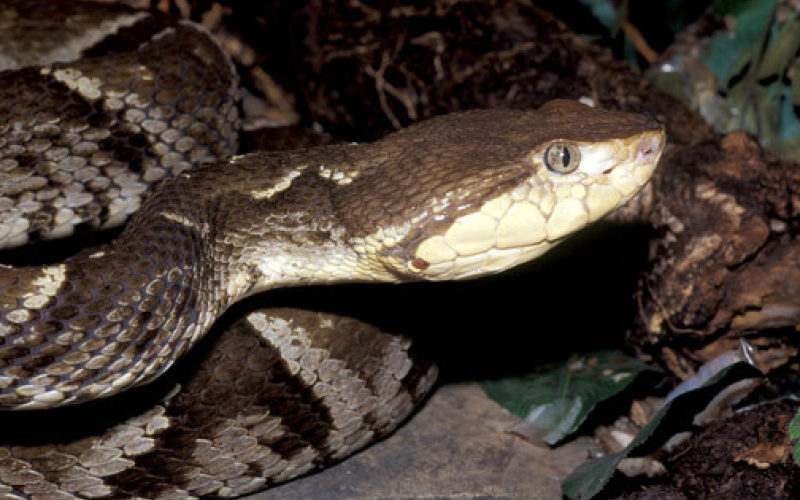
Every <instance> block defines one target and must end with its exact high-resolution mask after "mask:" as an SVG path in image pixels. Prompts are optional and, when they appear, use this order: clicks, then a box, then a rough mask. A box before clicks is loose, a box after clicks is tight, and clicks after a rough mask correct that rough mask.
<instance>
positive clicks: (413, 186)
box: [362, 101, 665, 280]
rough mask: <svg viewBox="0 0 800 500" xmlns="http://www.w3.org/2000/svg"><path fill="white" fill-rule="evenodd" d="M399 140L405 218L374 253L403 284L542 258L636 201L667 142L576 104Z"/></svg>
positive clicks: (635, 118) (428, 128) (426, 130)
mask: <svg viewBox="0 0 800 500" xmlns="http://www.w3.org/2000/svg"><path fill="white" fill-rule="evenodd" d="M387 139H388V140H387V141H386V142H384V143H383V150H384V151H388V150H391V148H392V146H394V144H395V143H397V144H398V145H400V144H405V145H406V149H405V150H404V151H398V152H397V153H396V154H397V155H398V156H400V157H402V158H404V161H403V162H402V163H403V165H405V166H406V168H405V169H396V170H393V171H392V172H389V173H387V174H386V175H388V176H390V177H393V179H392V180H391V181H390V182H389V183H388V184H386V185H387V186H391V187H392V190H393V196H394V197H395V198H397V201H395V203H396V204H398V205H400V206H401V207H402V209H400V210H396V214H397V215H398V216H395V217H394V222H393V223H391V224H386V225H385V226H384V227H380V228H378V229H377V230H376V231H374V232H373V233H372V234H370V235H368V236H366V237H365V239H364V242H365V244H364V245H362V247H365V246H370V245H371V246H372V248H378V249H379V250H380V252H379V255H380V261H381V265H382V266H383V267H384V268H387V269H388V270H389V271H390V272H391V273H392V274H393V275H395V278H396V277H397V276H398V275H399V276H401V277H404V278H407V279H430V280H450V279H462V278H472V277H478V276H483V275H487V274H492V273H497V272H500V271H503V270H505V269H508V268H510V267H513V266H516V265H518V264H521V263H524V262H527V261H529V260H531V259H534V258H536V257H538V256H539V255H541V254H543V253H544V252H546V251H547V250H548V249H550V248H552V247H553V246H554V245H556V244H557V243H559V242H560V241H562V240H563V239H564V238H565V237H567V236H568V235H570V234H571V233H573V232H575V231H577V230H579V229H581V228H583V227H585V226H586V225H587V224H589V223H591V222H593V221H595V220H597V219H600V218H601V217H603V216H605V215H606V214H608V213H610V212H612V211H613V210H615V209H616V208H618V207H620V206H622V205H623V204H625V203H626V202H628V201H629V200H630V199H631V198H632V197H633V196H634V195H636V193H638V192H639V190H640V189H641V188H642V187H644V186H645V185H646V184H647V182H648V181H649V179H650V177H651V176H652V174H653V172H654V170H655V168H656V164H657V163H658V160H659V158H660V156H661V153H662V151H663V148H664V144H665V134H664V130H663V127H662V126H661V125H660V124H658V123H657V122H656V121H655V120H653V119H651V118H649V117H646V116H643V115H637V114H630V113H622V112H612V111H604V110H598V109H594V108H591V107H588V106H585V105H582V104H579V103H577V102H574V101H552V102H550V103H548V104H547V105H545V106H544V107H542V108H540V109H539V110H537V111H514V110H482V111H472V112H466V113H461V114H456V115H448V116H445V117H441V118H439V119H434V120H430V121H428V122H425V123H423V124H421V125H420V126H417V127H412V128H410V129H407V130H406V131H403V132H400V133H398V134H394V135H392V136H389V138H387ZM379 144H380V143H379ZM409 145H413V146H414V147H409ZM384 154H388V153H384ZM394 163H395V164H397V163H398V162H397V161H395V162H394ZM365 202H366V203H369V200H365Z"/></svg>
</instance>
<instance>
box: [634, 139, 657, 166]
mask: <svg viewBox="0 0 800 500" xmlns="http://www.w3.org/2000/svg"><path fill="white" fill-rule="evenodd" d="M660 146H661V139H659V138H658V137H646V138H644V139H642V140H641V142H639V147H638V148H637V149H636V160H637V161H638V162H650V161H652V160H653V157H654V156H655V155H656V154H658V151H659V149H660Z"/></svg>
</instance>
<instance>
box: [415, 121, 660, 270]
mask: <svg viewBox="0 0 800 500" xmlns="http://www.w3.org/2000/svg"><path fill="white" fill-rule="evenodd" d="M664 143H665V135H664V131H663V129H660V128H659V129H654V130H647V131H644V132H641V133H639V134H636V135H634V136H631V137H627V138H622V139H615V140H609V141H604V142H601V143H579V144H578V147H579V149H580V155H581V165H580V166H579V167H578V168H577V169H576V170H574V171H573V172H570V173H566V174H560V173H554V172H550V171H548V169H547V167H545V165H544V163H543V160H542V158H543V155H542V152H543V151H545V150H546V149H547V147H548V146H549V144H546V145H543V146H541V147H540V148H537V150H535V151H534V152H533V153H532V154H531V155H530V156H529V158H528V159H529V161H530V162H531V164H532V166H533V170H534V174H533V175H532V176H530V177H529V178H528V179H526V180H525V181H524V182H522V183H520V184H519V185H518V186H516V187H514V188H513V189H511V190H509V191H507V192H505V193H502V194H500V195H498V196H496V197H494V198H492V199H490V200H489V201H487V202H485V203H484V204H483V205H482V206H480V207H479V209H478V210H476V211H474V212H472V213H469V214H467V215H463V216H461V217H458V218H457V219H455V220H454V221H453V222H452V224H451V225H450V226H449V227H448V228H446V229H445V230H444V231H442V232H440V233H439V234H436V235H433V236H430V237H427V238H425V239H422V240H421V241H420V242H419V244H418V245H417V246H416V248H415V249H414V250H413V251H412V252H411V253H410V255H411V257H410V259H409V260H408V271H409V272H411V273H413V274H414V275H416V276H418V277H421V278H424V279H430V280H444V279H462V278H475V277H480V276H483V275H487V274H493V273H497V272H500V271H503V270H505V269H508V268H510V267H513V266H515V265H518V264H521V263H523V262H526V261H529V260H531V259H534V258H536V257H538V256H540V255H542V254H543V253H545V252H546V251H547V250H549V249H550V248H552V247H553V246H555V245H556V244H557V243H559V242H560V241H562V240H563V239H564V238H565V237H567V236H568V235H570V234H572V233H573V232H575V231H577V230H579V229H581V228H583V227H585V226H586V225H587V224H589V223H591V222H593V221H596V220H598V219H600V218H602V217H603V216H605V215H607V214H608V213H610V212H611V211H613V210H615V209H617V208H619V207H620V206H622V205H623V204H625V203H627V202H628V201H629V200H630V199H631V198H632V197H633V196H634V195H635V194H636V193H638V192H639V190H640V189H641V188H642V187H644V186H645V185H646V184H647V182H649V180H650V177H651V176H652V175H653V172H654V171H655V168H656V165H657V163H658V160H659V158H660V155H661V152H662V151H663V147H664Z"/></svg>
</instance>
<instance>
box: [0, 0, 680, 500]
mask: <svg viewBox="0 0 800 500" xmlns="http://www.w3.org/2000/svg"><path fill="white" fill-rule="evenodd" d="M53 5H54V4H52V3H50V2H44V1H43V0H13V1H9V2H7V3H5V4H4V5H3V6H0V14H2V15H0V47H3V46H6V47H8V45H9V43H10V42H9V41H8V40H5V41H4V40H3V36H4V35H2V34H1V33H3V32H6V31H7V32H8V33H10V34H9V35H7V38H10V39H11V40H13V41H18V40H21V38H20V35H19V33H17V32H15V31H14V30H16V29H19V26H27V27H31V26H44V28H41V29H42V30H43V31H44V32H47V33H50V31H51V30H54V29H56V28H57V27H55V26H52V24H53V21H52V19H59V20H63V19H66V22H61V23H60V24H63V25H64V27H63V28H62V29H63V30H67V31H69V30H70V29H73V27H74V26H75V25H76V24H79V23H80V22H87V23H89V27H88V28H85V29H79V30H77V31H75V32H71V33H69V36H70V37H71V38H69V40H71V41H70V42H69V43H64V44H49V43H48V42H41V43H40V45H39V46H38V47H37V50H35V51H34V52H36V53H37V54H38V59H37V58H34V59H33V60H29V59H26V57H27V56H26V55H25V51H24V50H22V49H21V48H20V47H19V46H14V44H13V43H11V46H12V47H11V49H8V48H7V49H6V50H7V52H6V55H4V56H0V64H6V65H7V67H8V70H7V71H4V72H0V181H2V184H0V186H1V188H0V246H5V247H12V246H18V245H21V244H24V243H27V242H29V241H35V240H37V239H47V238H59V237H64V236H67V235H70V234H72V233H75V232H80V231H82V230H83V229H86V228H101V227H110V226H114V225H117V224H120V223H122V222H123V221H125V220H126V219H127V218H128V216H129V214H131V213H132V214H133V215H132V216H131V217H130V220H129V221H128V222H127V225H126V227H125V229H124V231H123V232H122V233H121V235H120V236H119V237H118V238H117V239H116V240H115V241H114V242H112V243H110V244H108V245H105V246H103V247H100V248H97V249H93V250H90V251H85V252H82V253H80V254H78V255H75V256H73V257H71V258H68V259H66V260H65V261H63V262H60V263H56V264H48V265H41V266H31V267H11V266H2V265H0V407H2V408H3V409H4V410H6V412H5V414H4V415H0V422H6V425H11V426H13V428H14V429H16V428H17V425H20V426H21V425H22V424H21V423H22V422H26V421H28V422H27V423H28V424H30V426H32V427H35V426H42V425H46V424H44V423H43V422H49V421H50V420H49V419H50V418H53V419H58V418H62V417H60V416H61V415H68V414H69V415H71V414H73V413H72V412H78V414H80V412H81V411H82V410H87V409H88V411H89V412H91V411H93V410H92V408H102V407H103V405H104V404H114V402H117V401H120V400H121V399H120V398H124V397H126V394H127V393H129V392H130V391H127V390H128V389H135V390H136V391H139V393H141V392H142V391H144V392H145V393H146V392H147V391H148V390H151V389H152V388H153V387H154V386H153V385H152V384H154V383H166V384H167V390H165V391H164V393H163V394H162V396H163V397H162V398H161V399H160V400H159V401H157V402H156V403H154V404H153V405H152V406H149V407H146V408H140V409H139V411H138V413H135V414H133V415H125V416H122V415H120V416H119V417H115V418H114V419H112V420H113V421H111V422H108V424H107V425H105V426H100V427H99V428H97V429H94V428H91V427H92V426H90V425H88V423H87V425H79V426H77V427H78V428H80V430H78V429H75V430H74V432H72V433H68V437H61V438H59V436H58V435H57V433H56V435H53V436H50V434H48V437H47V438H41V437H40V438H35V437H34V438H32V437H31V436H23V435H15V433H14V432H8V431H7V430H6V431H4V432H3V433H2V436H0V440H2V441H3V442H4V444H0V497H1V498H8V499H30V500H34V499H35V500H50V499H53V500H55V499H58V500H63V499H74V498H108V499H123V498H124V499H133V498H137V499H138V498H150V499H155V498H159V499H169V498H195V497H202V496H216V497H233V496H238V495H242V494H245V493H249V492H253V491H257V490H259V489H263V488H265V487H268V486H270V485H272V484H275V483H278V482H281V481H285V480H287V479H290V478H293V477H296V476H298V475H300V474H303V473H305V472H308V471H310V470H313V469H315V468H319V467H321V466H325V465H326V464H328V463H331V462H334V461H337V460H340V459H342V458H344V457H345V456H347V455H349V454H350V453H352V452H354V451H355V450H357V449H359V448H361V447H363V446H364V445H366V444H368V443H369V442H371V441H373V440H374V439H376V438H377V437H380V436H383V435H385V434H387V433H388V432H391V430H393V429H394V428H396V427H397V425H399V423H400V422H402V420H403V419H404V418H406V416H407V415H409V413H410V412H411V411H412V409H413V408H414V406H415V404H416V403H418V402H419V401H420V400H421V399H422V398H423V397H424V396H425V394H426V393H427V392H428V390H429V389H430V387H431V386H432V384H433V381H434V379H435V375H436V369H435V367H433V366H431V365H430V364H429V363H427V362H425V361H424V360H422V359H420V358H419V357H418V356H417V355H416V353H415V352H414V350H413V348H412V347H411V346H410V344H409V342H408V340H406V339H404V338H401V337H397V336H392V335H389V334H386V333H384V332H381V331H379V330H377V329H376V328H375V327H373V326H371V325H368V324H365V323H362V322H360V321H357V320H354V319H349V318H342V317H339V316H334V315H330V314H320V313H314V312H309V311H302V310H298V309H260V310H257V311H253V312H251V313H249V314H247V315H245V316H244V317H242V318H240V319H238V320H237V321H235V322H233V323H232V324H231V325H230V326H229V327H228V328H227V329H225V330H224V331H222V332H219V333H218V334H217V335H215V336H214V338H206V339H204V337H207V335H206V334H207V332H208V331H209V330H210V329H211V328H212V325H213V324H214V323H215V321H216V320H217V318H219V317H220V316H221V315H222V314H223V313H224V312H225V311H226V310H228V309H229V308H230V307H231V306H232V305H233V304H235V303H236V302H238V301H240V300H241V299H243V298H244V297H247V296H250V295H253V294H256V293H259V292H263V291H266V290H270V289H275V288H281V287H290V286H301V285H310V284H333V283H347V282H408V281H420V280H434V281H435V280H454V279H471V278H477V277H480V276H484V275H487V274H493V273H497V272H501V271H503V270H505V269H508V268H510V267H513V266H516V265H518V264H521V263H523V262H527V261H529V260H531V259H534V258H536V257H538V256H539V255H541V254H543V253H544V252H546V251H547V250H548V249H550V248H552V247H553V246H554V245H556V244H558V243H559V242H560V241H562V240H563V239H564V238H566V237H567V236H569V235H570V234H572V233H573V232H575V231H577V230H579V229H581V228H583V227H585V226H586V225H587V224H589V223H591V222H593V221H595V220H597V219H599V218H601V217H603V216H605V215H606V214H608V213H610V212H612V211H614V210H615V209H616V208H618V207H620V206H622V205H623V204H625V203H627V202H628V201H629V200H631V199H632V198H633V197H634V196H635V195H636V193H637V192H639V190H640V189H641V188H642V187H643V186H644V185H645V184H646V183H647V182H648V180H649V179H650V177H651V175H652V173H653V171H654V169H655V167H656V164H657V163H658V160H659V157H660V155H661V152H662V150H663V147H664V143H665V136H664V131H663V128H662V127H661V126H660V125H659V124H658V123H656V122H655V121H654V120H652V119H651V118H649V117H645V116H641V115H636V114H629V113H621V112H611V111H604V110H599V109H593V108H591V107H588V106H585V105H582V104H579V103H577V102H573V101H562V100H557V101H552V102H550V103H548V104H547V105H545V106H543V107H542V108H540V109H539V110H535V111H532V110H528V111H519V110H504V109H491V110H475V111H467V112H462V113H456V114H451V115H446V116H441V117H436V118H433V119H430V120H427V121H424V122H421V123H419V124H417V125H414V126H412V127H409V128H407V129H404V130H401V131H398V132H396V133H393V134H390V135H389V136H387V137H385V138H384V139H381V140H379V141H377V142H375V143H371V144H346V145H333V146H324V147H320V148H314V149H306V150H295V151H285V152H254V153H249V154H246V155H241V156H233V157H231V158H229V159H218V160H212V158H225V157H226V156H229V155H230V154H231V153H232V152H233V151H234V150H235V147H236V142H237V135H236V129H237V128H238V126H239V117H238V113H237V111H236V105H235V104H236V101H237V99H238V96H237V90H236V88H237V85H238V80H237V77H236V75H235V73H234V72H233V71H232V65H231V64H230V60H229V58H228V57H227V55H226V54H225V53H224V51H223V50H222V49H221V47H220V46H219V44H218V43H217V42H216V41H214V40H213V38H211V36H210V35H209V34H208V33H207V32H205V30H203V29H202V28H199V27H196V26H194V25H192V24H190V23H185V22H177V21H174V20H170V19H168V18H165V17H163V16H160V15H157V14H151V13H143V12H138V11H134V10H131V9H126V8H120V7H111V6H99V5H95V4H87V3H82V2H77V3H74V4H64V5H61V4H59V6H58V7H54V6H53ZM54 8H57V9H62V10H59V11H54V10H52V9H54ZM56 12H58V13H59V14H58V15H56ZM8 19H12V20H13V22H10V23H9V21H7V20H8ZM48 19H50V21H49V22H50V25H48V24H47V23H48ZM3 23H6V24H5V25H4V24H3ZM53 36H56V35H53ZM18 45H19V44H18ZM89 45H91V48H86V47H85V46H87V47H88V46H89ZM23 66H24V67H23ZM54 109H58V110H60V111H58V112H56V111H53V110H54ZM168 178H169V179H168ZM152 186H157V187H156V188H155V190H153V192H152V193H150V194H147V193H149V191H150V188H151V187H152ZM134 212H135V213H134ZM198 344H201V345H200V346H199V348H198V347H196V346H197V345H198ZM184 355H186V356H184ZM184 357H188V358H192V359H187V360H186V361H185V362H179V360H182V359H183V358H184ZM176 363H177V364H179V365H183V366H186V367H187V368H185V371H184V369H183V368H181V369H179V370H178V371H176V372H173V371H172V370H171V371H170V373H167V374H166V376H167V377H172V378H170V379H169V382H168V383H167V382H164V381H165V380H167V379H165V378H164V377H161V376H162V374H164V373H165V372H166V371H167V370H168V369H169V368H170V367H172V366H173V365H175V364H176ZM173 373H175V375H173ZM148 384H150V385H148ZM122 392H125V393H126V394H119V393H122ZM103 400H105V402H107V403H105V402H104V401H103ZM107 407H108V406H106V408H107ZM51 412H54V413H51ZM49 415H53V416H52V417H50V416H49ZM89 420H92V419H91V418H87V421H89ZM8 422H12V423H11V424H8ZM13 422H16V423H13ZM32 422H37V423H35V424H34V423H32ZM2 425H3V424H2V423H0V427H2ZM8 428H9V427H6V429H8Z"/></svg>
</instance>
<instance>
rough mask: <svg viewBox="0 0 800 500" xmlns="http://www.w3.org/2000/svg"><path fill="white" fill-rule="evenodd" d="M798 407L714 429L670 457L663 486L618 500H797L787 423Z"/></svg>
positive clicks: (760, 410)
mask: <svg viewBox="0 0 800 500" xmlns="http://www.w3.org/2000/svg"><path fill="white" fill-rule="evenodd" d="M797 407H798V405H797V402H792V401H779V402H773V403H769V404H765V405H762V406H758V407H756V408H753V409H752V410H750V411H747V412H743V413H739V414H737V415H734V416H732V417H730V418H728V419H726V420H723V421H720V422H717V423H714V424H712V425H710V426H709V427H707V428H706V429H704V430H703V431H702V432H700V433H699V434H697V435H696V436H694V437H693V438H691V439H690V440H688V441H687V442H685V443H683V444H682V445H681V446H680V447H678V448H677V449H676V450H675V451H674V452H672V453H671V454H670V455H669V456H668V457H667V458H666V460H664V465H665V466H666V467H667V470H668V472H669V473H668V475H667V476H666V479H665V481H664V483H662V484H656V485H649V486H647V487H644V488H643V489H641V490H640V491H635V492H630V493H628V494H626V495H623V496H621V497H620V498H619V500H651V499H659V500H664V499H667V500H684V499H685V500H733V499H735V500H751V499H752V500H780V499H797V498H800V466H798V465H797V464H796V463H794V461H793V459H792V456H791V455H792V448H791V442H790V440H789V436H788V428H789V422H790V421H791V419H792V417H793V416H794V413H795V412H796V411H797Z"/></svg>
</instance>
